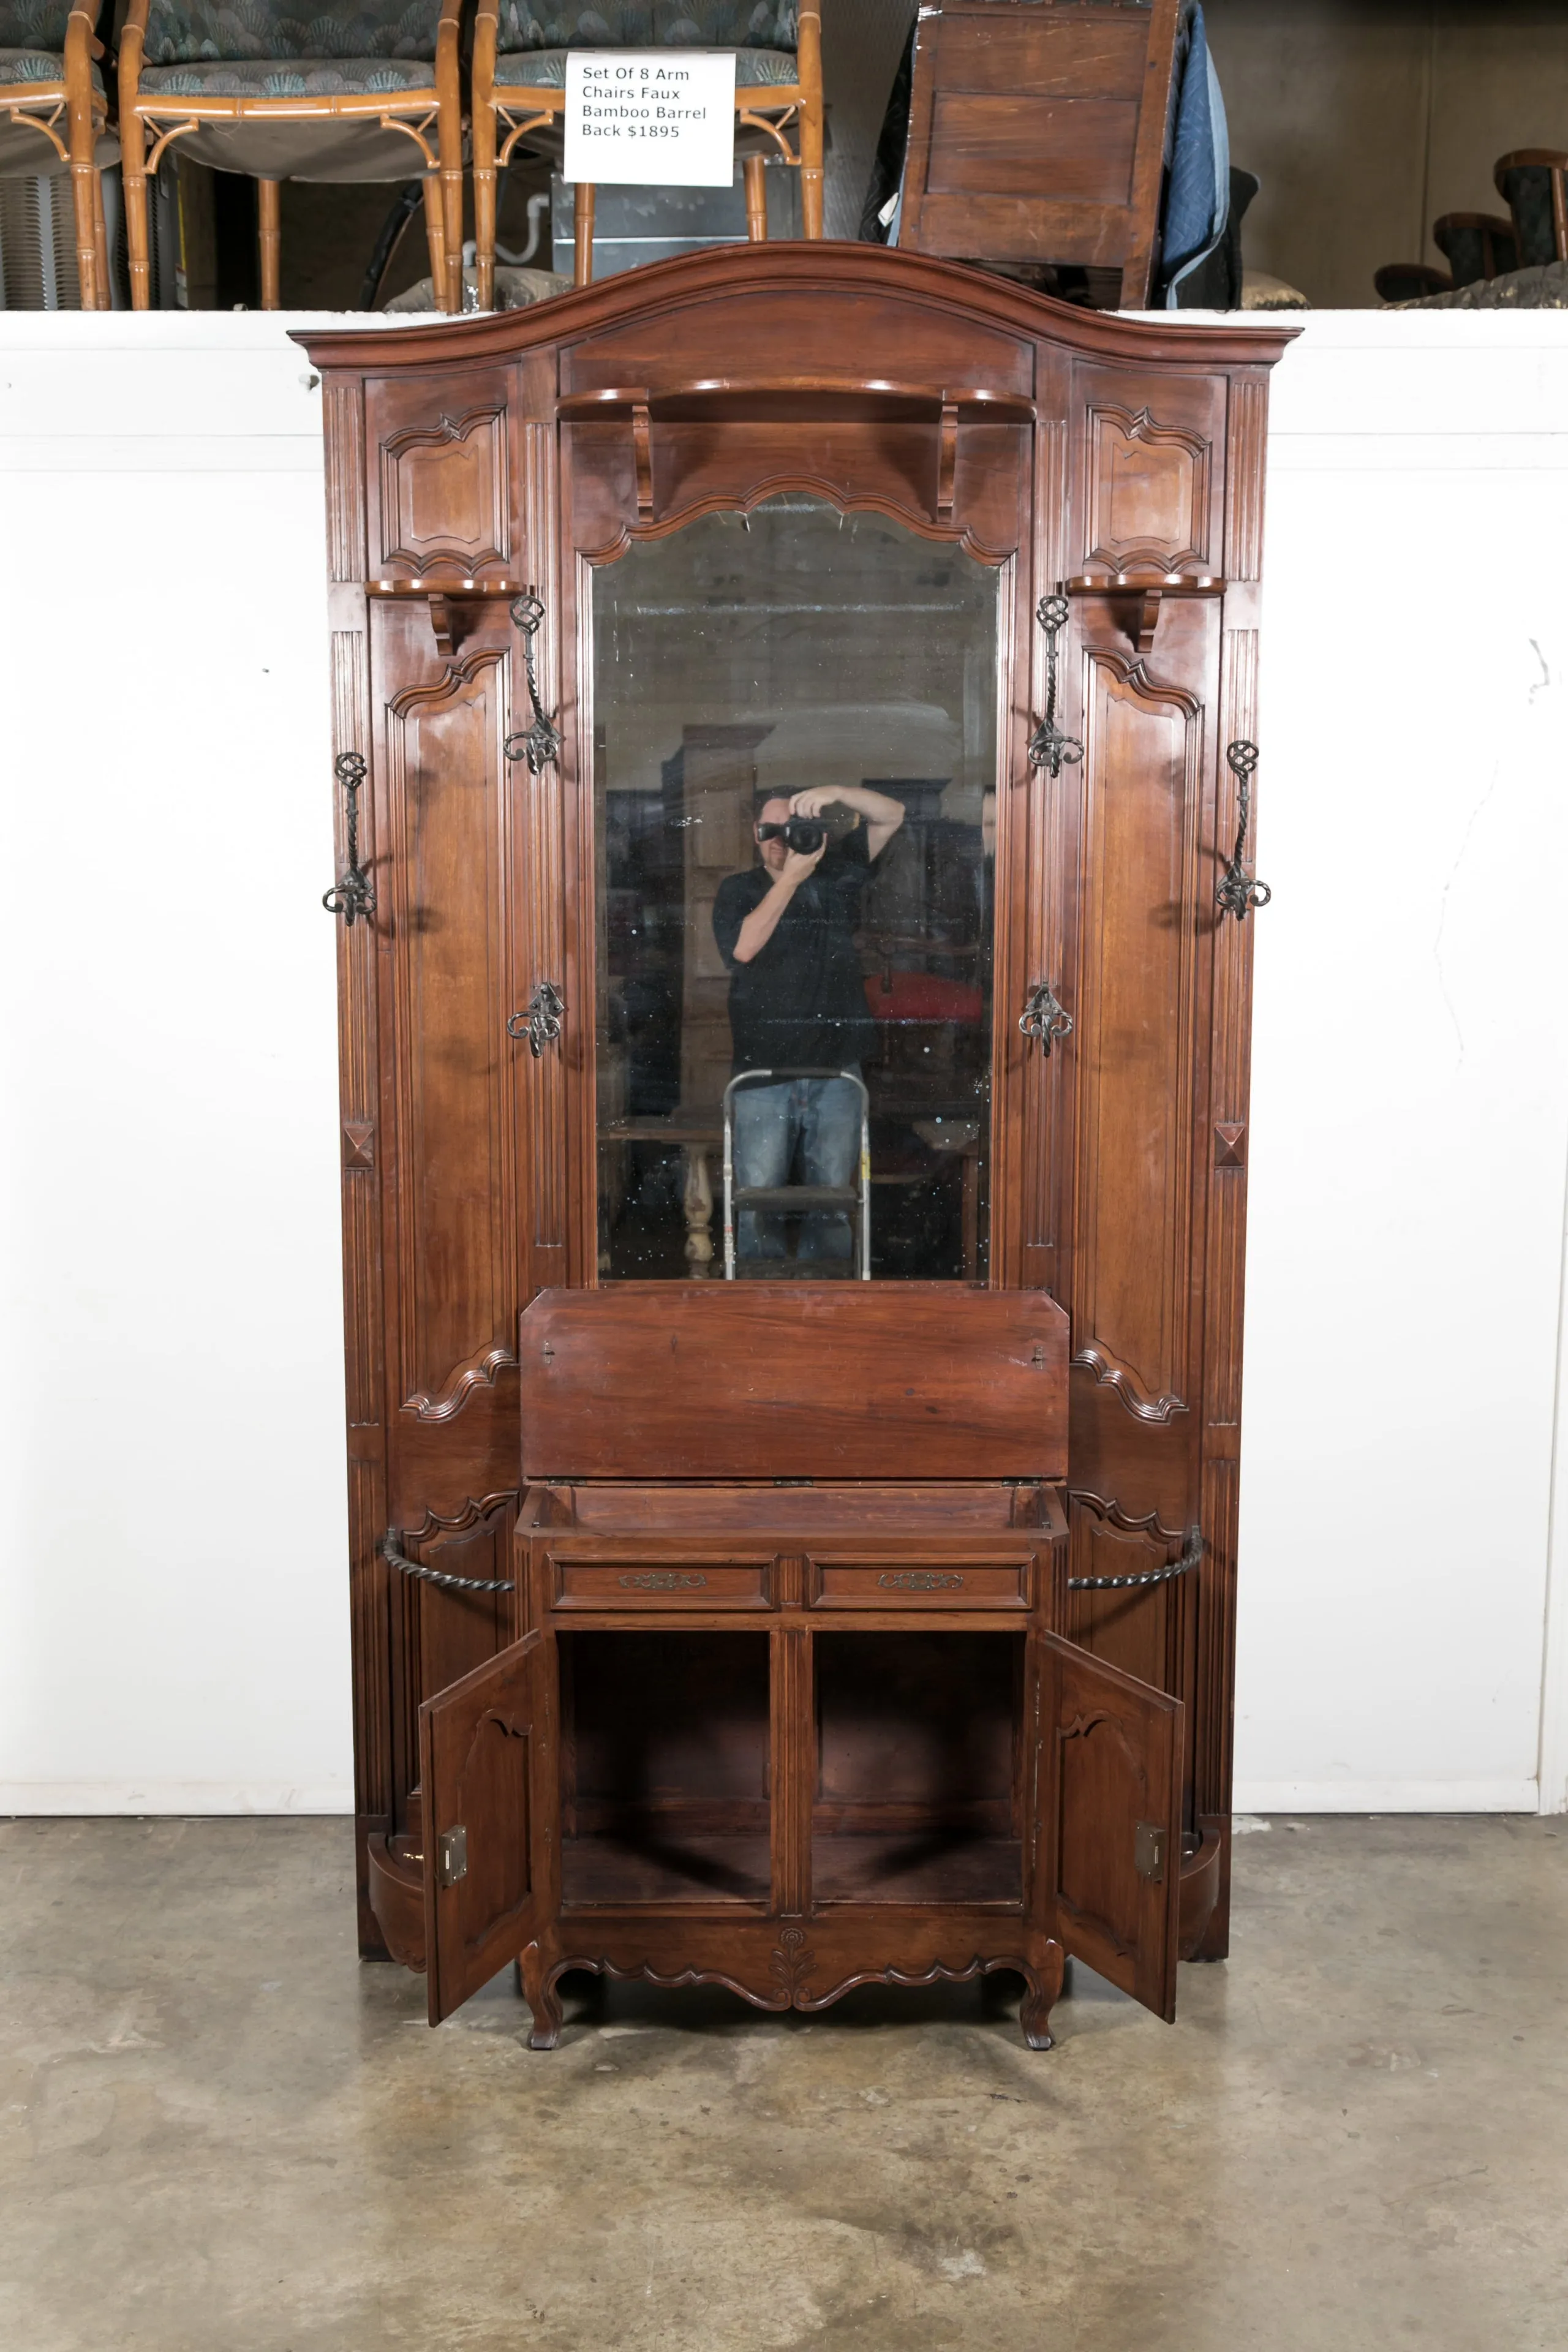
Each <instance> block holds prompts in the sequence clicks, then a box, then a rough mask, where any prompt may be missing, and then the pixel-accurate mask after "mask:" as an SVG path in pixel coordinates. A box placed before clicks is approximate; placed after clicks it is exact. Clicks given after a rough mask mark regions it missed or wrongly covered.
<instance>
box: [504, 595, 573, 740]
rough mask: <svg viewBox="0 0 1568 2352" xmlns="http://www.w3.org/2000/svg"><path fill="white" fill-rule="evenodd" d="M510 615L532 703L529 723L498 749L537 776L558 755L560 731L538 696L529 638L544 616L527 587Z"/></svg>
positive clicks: (536, 674) (538, 603) (535, 597)
mask: <svg viewBox="0 0 1568 2352" xmlns="http://www.w3.org/2000/svg"><path fill="white" fill-rule="evenodd" d="M511 617H512V621H513V623H514V625H516V626H517V627H518V628H519V629H521V632H522V674H523V676H524V677H526V679H527V680H528V698H529V700H530V702H531V703H532V705H533V724H532V726H531V727H528V728H524V729H521V730H519V732H517V733H516V734H512V735H509V736H508V737H507V739H506V741H505V743H504V744H503V745H502V747H501V748H502V750H503V751H505V753H506V756H507V758H508V759H509V760H526V761H528V772H529V774H530V775H531V776H537V775H538V773H539V772H540V770H541V769H542V768H546V767H548V766H549V764H550V762H551V761H552V760H558V759H559V758H560V757H561V730H560V729H559V728H558V727H557V726H556V724H555V721H554V720H553V719H549V718H547V717H546V716H545V711H544V705H543V704H542V702H541V701H540V699H539V674H538V672H537V670H536V669H535V668H534V643H533V641H534V638H535V637H536V636H537V635H538V634H539V629H540V625H541V624H542V621H543V619H544V606H543V605H542V604H541V602H540V600H539V598H538V597H537V596H536V595H535V594H534V593H533V591H532V589H529V591H528V593H526V595H522V596H516V597H514V598H513V599H512V605H511Z"/></svg>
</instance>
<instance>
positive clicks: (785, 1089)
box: [732, 1078, 860, 1259]
mask: <svg viewBox="0 0 1568 2352" xmlns="http://www.w3.org/2000/svg"><path fill="white" fill-rule="evenodd" d="M732 1101H733V1104H734V1118H735V1188H736V1190H737V1191H739V1190H740V1189H741V1188H742V1185H747V1184H762V1185H767V1186H770V1187H771V1186H773V1185H777V1184H787V1183H789V1182H790V1181H791V1176H790V1171H791V1169H792V1167H793V1166H794V1164H795V1152H796V1148H797V1147H798V1149H799V1153H800V1181H802V1182H803V1183H806V1184H851V1183H853V1182H854V1181H855V1177H856V1172H857V1171H858V1166H859V1160H860V1089H859V1087H853V1086H851V1085H850V1083H849V1081H848V1079H847V1078H785V1079H784V1081H783V1082H782V1083H781V1084H780V1085H778V1086H773V1087H742V1088H741V1090H740V1092H739V1093H738V1094H736V1095H735V1096H734V1097H732ZM852 1245H853V1244H852V1237H851V1234H850V1230H849V1219H848V1217H847V1214H846V1213H845V1212H844V1210H842V1209H811V1210H808V1211H807V1213H806V1214H805V1216H804V1217H803V1218H802V1219H801V1224H800V1239H799V1241H798V1242H797V1244H795V1256H796V1258H797V1259H803V1258H804V1259H811V1258H847V1257H848V1255H850V1251H851V1248H852ZM735 1250H736V1255H737V1256H740V1257H769V1258H782V1257H783V1256H784V1217H783V1214H782V1213H779V1212H777V1211H774V1210H772V1209H742V1211H741V1213H740V1217H739V1219H738V1221H737V1224H736V1231H735Z"/></svg>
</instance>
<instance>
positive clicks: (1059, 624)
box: [1029, 596, 1083, 776]
mask: <svg viewBox="0 0 1568 2352" xmlns="http://www.w3.org/2000/svg"><path fill="white" fill-rule="evenodd" d="M1071 609H1072V608H1071V606H1070V605H1069V604H1068V600H1067V598H1066V597H1065V596H1042V597H1041V599H1040V601H1039V603H1038V604H1037V605H1036V607H1035V618H1036V620H1037V622H1038V623H1039V625H1040V626H1041V628H1042V629H1044V631H1045V633H1046V715H1045V717H1044V718H1043V719H1041V721H1040V723H1039V725H1038V726H1037V728H1036V730H1035V731H1034V733H1033V734H1032V735H1031V736H1030V738H1029V765H1030V767H1031V768H1048V769H1049V770H1050V772H1051V774H1052V775H1053V776H1059V775H1060V774H1061V772H1062V765H1063V762H1064V761H1065V762H1066V764H1067V765H1068V767H1069V768H1076V767H1077V765H1078V763H1079V761H1080V760H1081V759H1082V757H1083V745H1082V744H1081V743H1080V742H1079V740H1078V737H1077V736H1076V735H1064V734H1063V733H1062V730H1061V729H1060V728H1059V727H1058V725H1057V668H1058V662H1059V660H1060V655H1059V654H1058V649H1057V639H1058V637H1059V636H1060V635H1061V633H1062V631H1063V630H1064V629H1065V628H1066V626H1067V624H1068V613H1069V612H1070V611H1071Z"/></svg>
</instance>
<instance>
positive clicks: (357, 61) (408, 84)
mask: <svg viewBox="0 0 1568 2352" xmlns="http://www.w3.org/2000/svg"><path fill="white" fill-rule="evenodd" d="M435 81H436V74H435V68H434V67H433V66H431V65H430V64H429V63H428V61H427V60H426V59H423V58H331V59H330V60H326V61H318V60H314V59H312V58H294V59H291V60H290V59H282V60H279V59H278V58H212V59H210V60H208V61H206V62H204V63H201V64H197V65H184V66H151V67H148V68H145V69H144V71H143V73H142V79H141V80H140V82H139V83H138V84H137V88H138V89H140V90H141V91H142V94H143V95H144V96H145V97H148V98H153V97H157V98H325V97H331V96H332V95H333V94H334V93H336V94H338V95H340V96H341V95H343V94H345V93H346V92H348V91H351V90H361V91H364V90H379V91H384V92H385V93H386V95H387V96H388V97H393V96H396V97H401V96H402V95H403V93H404V92H405V90H411V89H434V87H435Z"/></svg>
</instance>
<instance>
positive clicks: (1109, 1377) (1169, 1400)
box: [1072, 1339, 1191, 1428]
mask: <svg viewBox="0 0 1568 2352" xmlns="http://www.w3.org/2000/svg"><path fill="white" fill-rule="evenodd" d="M1072 1361H1073V1362H1074V1364H1077V1365H1079V1366H1081V1367H1082V1369H1083V1370H1085V1371H1086V1372H1092V1373H1093V1375H1094V1378H1095V1379H1096V1381H1098V1382H1099V1383H1100V1387H1101V1388H1105V1389H1114V1390H1115V1391H1116V1393H1117V1395H1118V1396H1119V1397H1120V1398H1121V1402H1122V1403H1123V1404H1124V1405H1125V1406H1126V1407H1127V1410H1128V1412H1130V1413H1131V1415H1132V1418H1133V1419H1134V1421H1144V1422H1152V1423H1158V1424H1159V1426H1161V1427H1162V1428H1163V1426H1164V1424H1165V1423H1166V1422H1168V1421H1170V1420H1171V1419H1172V1418H1173V1416H1174V1415H1175V1414H1176V1413H1178V1412H1190V1411H1191V1407H1190V1406H1189V1405H1188V1404H1187V1402H1186V1400H1185V1399H1184V1398H1183V1397H1179V1396H1172V1395H1170V1394H1169V1393H1163V1394H1161V1395H1159V1396H1153V1397H1152V1396H1150V1395H1149V1393H1148V1391H1146V1390H1145V1388H1144V1386H1143V1383H1142V1381H1141V1380H1140V1379H1139V1377H1138V1375H1137V1373H1136V1372H1135V1371H1133V1370H1131V1368H1130V1367H1129V1366H1128V1365H1126V1364H1123V1363H1120V1362H1118V1360H1117V1359H1116V1358H1115V1357H1114V1356H1113V1355H1112V1354H1111V1352H1110V1349H1109V1348H1107V1347H1106V1346H1104V1345H1103V1343H1102V1342H1101V1341H1100V1340H1099V1339H1091V1340H1089V1343H1088V1345H1087V1346H1086V1347H1082V1348H1078V1349H1074V1351H1073V1356H1072Z"/></svg>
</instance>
